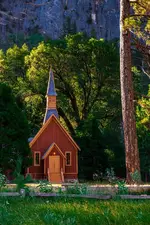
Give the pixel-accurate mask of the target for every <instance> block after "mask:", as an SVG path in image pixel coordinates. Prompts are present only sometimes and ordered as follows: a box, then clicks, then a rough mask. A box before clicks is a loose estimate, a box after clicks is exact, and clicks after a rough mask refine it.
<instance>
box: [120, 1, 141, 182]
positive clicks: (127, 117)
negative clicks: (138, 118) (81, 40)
mask: <svg viewBox="0 0 150 225" xmlns="http://www.w3.org/2000/svg"><path fill="white" fill-rule="evenodd" d="M129 15H130V2H129V0H120V82H121V102H122V117H123V128H124V143H125V153H126V179H127V182H128V183H131V182H132V177H131V173H134V172H135V171H138V172H139V173H140V161H139V152H138V144H137V135H136V122H135V114H134V113H135V112H134V111H135V110H134V95H133V81H132V72H131V37H130V31H129V30H128V29H126V28H125V27H124V20H125V19H126V18H127V17H129Z"/></svg>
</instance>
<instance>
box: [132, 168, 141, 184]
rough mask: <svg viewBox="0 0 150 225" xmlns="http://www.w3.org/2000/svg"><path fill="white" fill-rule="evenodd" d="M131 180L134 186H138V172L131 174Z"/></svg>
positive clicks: (139, 177) (139, 179)
mask: <svg viewBox="0 0 150 225" xmlns="http://www.w3.org/2000/svg"><path fill="white" fill-rule="evenodd" d="M131 178H132V181H133V182H134V183H135V184H140V182H141V174H140V173H139V171H138V170H136V171H135V172H134V173H131Z"/></svg>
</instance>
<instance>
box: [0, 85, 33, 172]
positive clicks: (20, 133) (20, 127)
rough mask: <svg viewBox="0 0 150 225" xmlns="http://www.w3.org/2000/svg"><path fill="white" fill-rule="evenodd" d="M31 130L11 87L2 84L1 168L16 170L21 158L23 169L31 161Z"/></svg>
mask: <svg viewBox="0 0 150 225" xmlns="http://www.w3.org/2000/svg"><path fill="white" fill-rule="evenodd" d="M28 137H29V130H28V124H27V121H26V119H25V116H24V113H23V112H22V111H21V110H20V109H19V107H18V106H17V104H16V102H15V99H14V97H13V95H12V92H11V89H10V87H8V86H7V85H6V84H4V83H1V84H0V167H1V168H2V169H3V171H6V170H7V169H11V170H14V168H15V165H16V161H17V159H18V158H19V157H22V158H23V168H26V167H27V166H28V165H29V163H30V160H31V157H30V149H29V145H28Z"/></svg>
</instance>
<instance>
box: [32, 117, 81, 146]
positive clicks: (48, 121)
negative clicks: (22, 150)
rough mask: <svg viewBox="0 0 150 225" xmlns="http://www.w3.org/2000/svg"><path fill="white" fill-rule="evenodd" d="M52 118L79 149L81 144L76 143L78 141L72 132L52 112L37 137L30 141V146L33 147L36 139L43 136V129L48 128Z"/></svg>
mask: <svg viewBox="0 0 150 225" xmlns="http://www.w3.org/2000/svg"><path fill="white" fill-rule="evenodd" d="M52 120H54V121H55V122H56V123H57V125H58V126H59V127H60V129H61V130H62V132H63V133H64V134H65V135H66V137H67V138H68V140H69V141H70V142H71V143H72V144H73V145H74V147H75V148H77V149H78V150H80V148H79V146H78V145H77V144H76V142H75V141H74V140H73V138H72V137H71V136H70V134H69V133H68V132H67V131H66V130H65V128H64V127H63V126H62V125H61V123H60V122H59V120H58V119H57V118H56V116H55V115H54V114H52V115H51V116H50V117H49V119H48V120H47V121H46V123H45V124H43V126H42V128H41V129H40V130H39V132H38V133H37V134H36V135H35V137H34V138H33V140H32V141H31V142H30V147H32V145H33V144H34V143H35V142H36V140H37V139H38V138H39V137H40V136H41V134H42V133H43V131H44V130H45V129H46V128H47V126H48V125H49V124H50V122H51V121H52Z"/></svg>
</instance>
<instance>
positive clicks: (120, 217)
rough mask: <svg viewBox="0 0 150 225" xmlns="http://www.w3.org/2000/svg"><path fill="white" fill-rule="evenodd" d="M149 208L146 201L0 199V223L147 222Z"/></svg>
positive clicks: (83, 224) (97, 224) (85, 224)
mask: <svg viewBox="0 0 150 225" xmlns="http://www.w3.org/2000/svg"><path fill="white" fill-rule="evenodd" d="M149 211H150V204H149V200H147V201H146V200H145V201H143V200H142V201H140V200H138V201H125V200H117V201H116V200H115V201H114V200H110V201H98V200H92V199H90V200H88V199H86V200H84V199H79V198H78V199H69V198H61V199H52V198H49V199H44V198H41V199H39V198H38V199H37V198H32V199H31V198H24V199H22V198H15V199H14V198H9V199H7V198H0V223H1V224H4V225H5V224H9V225H14V224H17V225H21V224H36V225H44V224H54V225H59V224H65V225H66V224H67V225H77V224H82V225H87V224H89V225H93V224H94V225H99V224H103V225H108V224H111V225H113V224H117V225H118V224H124V225H128V224H140V225H149V221H150V214H149ZM20 213H22V214H21V215H20Z"/></svg>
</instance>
